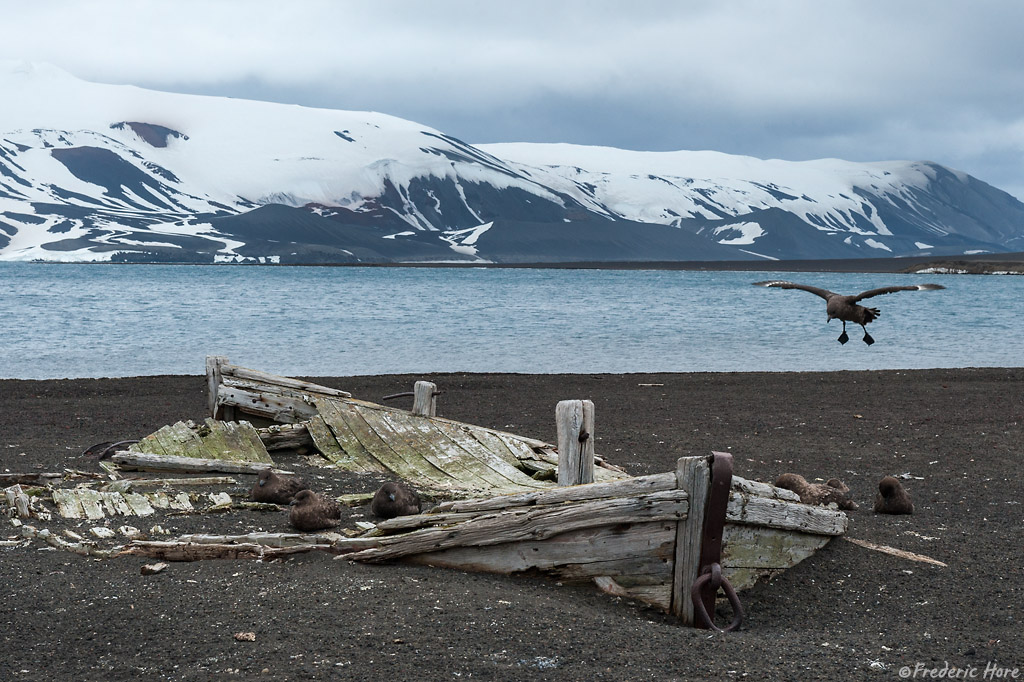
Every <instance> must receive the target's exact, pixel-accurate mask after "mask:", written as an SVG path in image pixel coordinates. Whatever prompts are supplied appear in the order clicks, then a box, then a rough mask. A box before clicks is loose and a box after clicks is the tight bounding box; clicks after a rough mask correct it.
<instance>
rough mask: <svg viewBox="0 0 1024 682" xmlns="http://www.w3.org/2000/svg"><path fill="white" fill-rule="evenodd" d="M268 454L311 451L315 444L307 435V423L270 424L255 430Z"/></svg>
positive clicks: (311, 437)
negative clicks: (287, 451) (283, 451)
mask: <svg viewBox="0 0 1024 682" xmlns="http://www.w3.org/2000/svg"><path fill="white" fill-rule="evenodd" d="M256 433H257V434H258V435H259V437H260V440H261V441H263V445H264V447H266V448H267V451H268V452H273V451H275V450H302V449H313V448H315V447H316V444H315V443H314V442H313V436H311V435H310V433H309V427H308V424H307V422H296V423H294V424H272V425H271V426H266V427H263V428H258V429H256Z"/></svg>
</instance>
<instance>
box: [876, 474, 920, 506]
mask: <svg viewBox="0 0 1024 682" xmlns="http://www.w3.org/2000/svg"><path fill="white" fill-rule="evenodd" d="M875 513H877V514H913V513H914V503H913V502H912V501H911V499H910V493H908V492H907V490H906V488H904V487H903V484H902V483H900V481H899V479H898V478H895V477H893V476H886V477H885V478H883V479H882V480H881V481H879V482H878V493H877V494H876V495H875Z"/></svg>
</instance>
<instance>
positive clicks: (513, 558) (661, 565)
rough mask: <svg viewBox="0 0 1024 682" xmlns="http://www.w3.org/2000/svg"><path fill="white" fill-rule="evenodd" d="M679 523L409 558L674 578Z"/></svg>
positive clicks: (571, 574)
mask: <svg viewBox="0 0 1024 682" xmlns="http://www.w3.org/2000/svg"><path fill="white" fill-rule="evenodd" d="M675 532H676V531H675V524H674V523H671V522H669V523H666V522H655V523H637V524H631V525H629V526H628V527H618V526H616V527H609V526H601V527H596V528H584V529H581V530H577V531H570V532H566V533H562V534H559V535H557V536H554V537H551V538H549V539H547V540H541V541H537V540H524V541H520V542H510V543H504V544H500V545H489V546H483V547H454V548H451V549H446V550H441V551H437V552H427V553H425V554H418V555H415V556H412V557H409V559H408V560H409V561H411V562H413V563H419V564H427V565H430V566H444V567H448V568H457V569H460V570H465V571H485V572H491V573H518V572H521V571H529V570H539V571H543V572H545V573H549V574H551V575H554V576H557V577H560V578H565V579H578V580H583V579H588V580H589V579H590V578H592V577H595V576H602V575H612V576H629V575H646V576H660V577H659V578H657V582H659V583H665V584H669V583H670V582H671V580H672V553H673V549H674V548H675Z"/></svg>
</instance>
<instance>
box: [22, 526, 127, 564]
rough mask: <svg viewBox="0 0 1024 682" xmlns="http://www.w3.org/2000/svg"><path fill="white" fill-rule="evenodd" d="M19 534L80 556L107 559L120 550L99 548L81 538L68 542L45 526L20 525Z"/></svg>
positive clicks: (118, 548)
mask: <svg viewBox="0 0 1024 682" xmlns="http://www.w3.org/2000/svg"><path fill="white" fill-rule="evenodd" d="M20 530H21V535H22V537H24V538H26V539H29V540H31V539H36V538H38V539H40V540H42V541H43V542H45V543H46V544H48V545H50V546H51V547H55V548H57V549H62V550H65V551H68V552H74V553H75V554H80V555H82V556H88V557H94V558H97V559H107V558H109V557H112V556H117V555H118V553H119V552H120V551H121V548H120V547H115V548H113V549H100V548H99V547H97V546H96V544H95V543H93V542H89V541H88V540H83V541H81V542H68V541H67V540H65V539H63V538H61V537H60V536H57V535H54V534H53V533H52V532H50V530H49V529H47V528H42V529H38V530H37V529H36V528H35V527H34V526H22V527H21V529H20Z"/></svg>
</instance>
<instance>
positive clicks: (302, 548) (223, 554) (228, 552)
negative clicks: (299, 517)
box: [117, 540, 331, 561]
mask: <svg viewBox="0 0 1024 682" xmlns="http://www.w3.org/2000/svg"><path fill="white" fill-rule="evenodd" d="M313 550H320V551H331V545H293V546H289V547H265V546H263V545H257V544H251V543H238V544H202V543H190V542H182V543H175V542H168V541H164V540H133V541H132V542H131V543H130V544H129V545H128V546H127V547H125V548H124V549H123V550H121V551H120V552H119V553H118V554H117V556H125V555H130V556H144V557H150V558H153V559H162V560H164V561H202V560H206V559H269V558H273V557H278V556H285V555H288V554H295V553H299V552H309V551H313Z"/></svg>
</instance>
